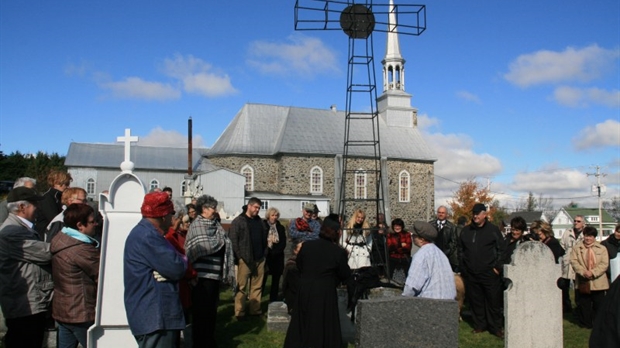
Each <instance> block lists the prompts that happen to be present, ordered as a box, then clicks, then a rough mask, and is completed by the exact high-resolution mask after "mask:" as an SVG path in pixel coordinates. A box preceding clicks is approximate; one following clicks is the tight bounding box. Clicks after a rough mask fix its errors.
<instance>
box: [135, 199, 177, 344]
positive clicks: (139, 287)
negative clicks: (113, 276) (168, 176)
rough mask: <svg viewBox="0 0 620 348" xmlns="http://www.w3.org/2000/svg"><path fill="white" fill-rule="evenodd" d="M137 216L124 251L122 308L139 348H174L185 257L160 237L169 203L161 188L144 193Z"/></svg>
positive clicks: (171, 212) (168, 215)
mask: <svg viewBox="0 0 620 348" xmlns="http://www.w3.org/2000/svg"><path fill="white" fill-rule="evenodd" d="M140 211H141V213H142V220H140V222H139V223H138V224H137V225H136V227H134V228H133V229H132V230H131V232H129V236H127V240H126V241H125V250H124V275H123V276H124V283H125V311H126V313H127V321H128V322H129V328H130V329H131V333H132V334H133V335H134V337H135V338H136V341H137V342H138V346H139V347H162V348H164V347H174V346H175V344H176V339H177V336H178V334H179V331H180V330H183V329H184V328H185V319H184V316H183V307H182V305H181V300H180V297H179V285H178V281H179V280H180V279H181V278H183V276H184V275H185V270H186V268H187V259H186V257H185V256H184V255H182V254H180V253H178V252H177V251H176V250H175V249H174V247H172V245H170V243H168V241H167V240H166V239H165V238H164V234H165V231H168V228H169V227H170V225H171V224H172V216H173V215H174V207H173V203H172V201H171V200H170V199H169V198H168V194H166V193H165V192H151V193H148V194H146V195H145V196H144V202H143V203H142V207H141V209H140Z"/></svg>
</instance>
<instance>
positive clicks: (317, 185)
mask: <svg viewBox="0 0 620 348" xmlns="http://www.w3.org/2000/svg"><path fill="white" fill-rule="evenodd" d="M310 193H311V194H315V195H316V194H321V193H323V169H321V168H320V167H314V168H312V169H310Z"/></svg>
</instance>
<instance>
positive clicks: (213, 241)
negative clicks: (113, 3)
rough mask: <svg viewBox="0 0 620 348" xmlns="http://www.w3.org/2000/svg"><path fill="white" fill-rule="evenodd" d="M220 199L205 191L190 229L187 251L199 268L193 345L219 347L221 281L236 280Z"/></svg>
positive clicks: (230, 281)
mask: <svg viewBox="0 0 620 348" xmlns="http://www.w3.org/2000/svg"><path fill="white" fill-rule="evenodd" d="M216 209H217V200H216V199H215V198H213V197H211V196H208V195H203V196H200V197H198V199H197V200H196V210H197V211H198V212H200V214H199V215H198V216H197V217H196V219H194V221H193V222H192V224H191V225H190V227H189V231H188V232H187V238H186V240H185V252H186V253H187V260H188V262H189V263H190V264H191V265H192V267H193V268H194V270H196V273H197V276H198V278H197V279H198V281H197V284H196V285H195V286H194V288H193V289H192V340H193V343H194V347H216V346H217V343H216V341H215V322H216V319H217V305H218V302H219V299H220V282H222V283H224V284H226V285H231V286H232V285H233V284H235V267H234V257H233V250H232V244H231V242H230V239H229V238H228V235H227V234H226V231H224V228H222V225H220V223H219V222H218V221H217V220H215V212H216Z"/></svg>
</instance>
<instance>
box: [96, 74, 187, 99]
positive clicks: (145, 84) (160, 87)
mask: <svg viewBox="0 0 620 348" xmlns="http://www.w3.org/2000/svg"><path fill="white" fill-rule="evenodd" d="M99 86H100V87H101V88H103V89H107V90H109V91H111V92H112V95H113V96H114V97H116V98H121V99H144V100H159V101H164V100H172V99H179V98H180V97H181V92H180V91H179V90H177V89H176V88H174V87H172V86H171V85H169V84H164V83H160V82H150V81H145V80H143V79H141V78H139V77H128V78H126V79H125V80H122V81H112V82H99Z"/></svg>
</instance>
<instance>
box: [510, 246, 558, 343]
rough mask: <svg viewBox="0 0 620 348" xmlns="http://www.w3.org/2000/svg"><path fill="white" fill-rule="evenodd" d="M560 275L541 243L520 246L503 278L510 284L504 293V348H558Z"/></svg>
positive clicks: (546, 249) (550, 255) (549, 251)
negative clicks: (558, 281)
mask: <svg viewBox="0 0 620 348" xmlns="http://www.w3.org/2000/svg"><path fill="white" fill-rule="evenodd" d="M561 274H562V271H561V266H560V265H558V264H556V263H555V259H554V257H553V253H552V252H551V249H549V248H548V247H547V246H546V245H545V244H543V243H541V242H525V243H522V244H520V245H519V246H518V247H517V248H516V249H515V251H514V254H513V255H512V260H511V263H510V265H504V277H506V278H508V279H509V280H510V281H511V285H510V286H509V287H508V289H507V290H506V291H505V292H504V315H505V318H506V319H505V320H506V322H505V335H506V336H505V337H506V338H505V341H504V342H505V347H507V348H511V347H515V348H516V347H518V348H521V347H530V348H536V347H541V348H553V347H558V348H561V347H562V346H563V331H562V290H560V289H559V288H558V287H557V280H558V278H560V276H561Z"/></svg>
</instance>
